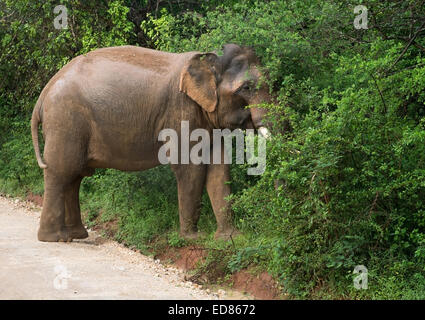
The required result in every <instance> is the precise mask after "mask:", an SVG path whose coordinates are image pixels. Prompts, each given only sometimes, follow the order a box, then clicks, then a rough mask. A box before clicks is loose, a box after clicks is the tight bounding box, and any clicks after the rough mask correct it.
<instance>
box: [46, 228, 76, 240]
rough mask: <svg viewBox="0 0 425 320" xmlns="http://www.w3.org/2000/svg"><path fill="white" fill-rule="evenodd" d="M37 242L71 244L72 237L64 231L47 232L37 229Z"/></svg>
mask: <svg viewBox="0 0 425 320" xmlns="http://www.w3.org/2000/svg"><path fill="white" fill-rule="evenodd" d="M38 240H39V241H45V242H71V241H72V237H71V235H70V234H69V232H67V231H66V230H60V231H48V230H43V229H39V230H38Z"/></svg>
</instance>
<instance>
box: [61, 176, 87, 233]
mask: <svg viewBox="0 0 425 320" xmlns="http://www.w3.org/2000/svg"><path fill="white" fill-rule="evenodd" d="M82 179H83V178H82V177H78V178H76V179H75V180H74V181H73V182H71V183H70V184H69V186H68V187H67V189H66V190H65V227H66V230H67V231H68V234H69V236H70V237H71V238H72V239H85V238H87V237H88V236H89V235H88V233H87V231H86V228H84V226H83V223H82V221H81V211H80V197H79V192H80V184H81V180H82Z"/></svg>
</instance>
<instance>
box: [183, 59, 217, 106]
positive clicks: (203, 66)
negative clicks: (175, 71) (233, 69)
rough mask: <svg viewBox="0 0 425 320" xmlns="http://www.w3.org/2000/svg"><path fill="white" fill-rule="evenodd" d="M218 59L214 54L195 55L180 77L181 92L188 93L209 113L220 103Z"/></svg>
mask: <svg viewBox="0 0 425 320" xmlns="http://www.w3.org/2000/svg"><path fill="white" fill-rule="evenodd" d="M217 58H218V57H217V55H215V54H214V53H198V54H195V55H194V56H193V57H192V58H191V59H190V60H189V61H188V62H187V63H186V65H185V66H184V67H183V70H182V73H181V75H180V86H179V90H180V92H184V93H186V94H187V95H188V96H189V97H190V98H191V99H192V100H193V101H195V102H196V103H197V104H199V105H200V106H201V107H202V108H203V109H205V110H206V111H208V112H213V111H214V110H215V108H216V106H217V103H218V98H217V76H216V72H217V71H216V66H215V65H216V63H217Z"/></svg>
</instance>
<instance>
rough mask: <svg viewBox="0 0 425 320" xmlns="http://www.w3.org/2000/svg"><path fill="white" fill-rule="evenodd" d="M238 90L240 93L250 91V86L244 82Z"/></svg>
mask: <svg viewBox="0 0 425 320" xmlns="http://www.w3.org/2000/svg"><path fill="white" fill-rule="evenodd" d="M239 90H240V91H250V90H251V85H250V84H249V83H248V82H246V83H244V84H243V85H242V86H241V87H240V88H239Z"/></svg>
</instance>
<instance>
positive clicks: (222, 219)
mask: <svg viewBox="0 0 425 320" xmlns="http://www.w3.org/2000/svg"><path fill="white" fill-rule="evenodd" d="M228 181H230V165H228V164H210V165H208V169H207V179H206V186H207V192H208V196H209V197H210V201H211V205H212V207H213V210H214V214H215V217H216V220H217V231H216V233H215V238H216V239H225V240H227V239H229V237H230V236H232V235H233V236H235V235H237V234H239V232H238V231H237V230H236V229H235V228H234V227H233V224H232V211H231V208H230V203H229V202H228V201H226V200H225V198H226V197H227V196H229V195H230V192H231V190H230V186H229V185H228V184H227V183H226V182H228Z"/></svg>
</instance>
